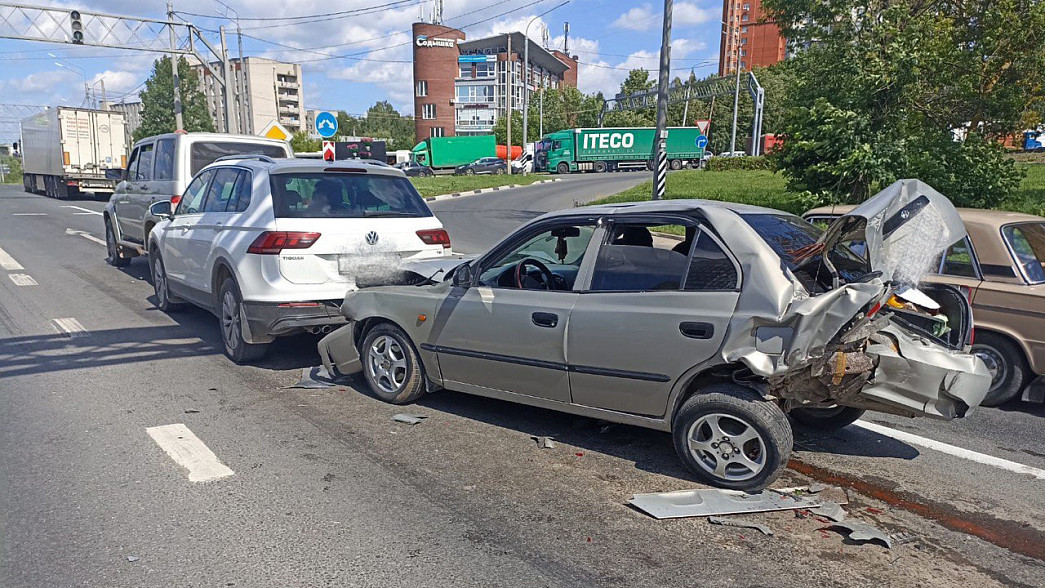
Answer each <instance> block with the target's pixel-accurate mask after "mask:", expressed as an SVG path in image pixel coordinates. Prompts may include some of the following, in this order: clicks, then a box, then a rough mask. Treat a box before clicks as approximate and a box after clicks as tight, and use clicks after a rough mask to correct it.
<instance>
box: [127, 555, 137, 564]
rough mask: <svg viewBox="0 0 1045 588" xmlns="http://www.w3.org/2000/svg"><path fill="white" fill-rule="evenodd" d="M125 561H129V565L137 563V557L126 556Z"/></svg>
mask: <svg viewBox="0 0 1045 588" xmlns="http://www.w3.org/2000/svg"><path fill="white" fill-rule="evenodd" d="M127 561H129V562H131V563H134V562H136V561H138V556H137V555H128V556H127Z"/></svg>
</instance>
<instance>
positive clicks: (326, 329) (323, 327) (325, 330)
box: [319, 325, 334, 335]
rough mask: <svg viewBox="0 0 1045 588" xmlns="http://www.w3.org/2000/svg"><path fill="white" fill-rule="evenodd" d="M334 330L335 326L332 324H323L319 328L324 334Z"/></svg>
mask: <svg viewBox="0 0 1045 588" xmlns="http://www.w3.org/2000/svg"><path fill="white" fill-rule="evenodd" d="M333 330H334V327H332V326H330V325H323V326H322V327H320V328H319V332H320V334H323V335H326V334H328V333H330V331H333Z"/></svg>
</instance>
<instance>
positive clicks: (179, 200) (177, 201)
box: [171, 194, 181, 210]
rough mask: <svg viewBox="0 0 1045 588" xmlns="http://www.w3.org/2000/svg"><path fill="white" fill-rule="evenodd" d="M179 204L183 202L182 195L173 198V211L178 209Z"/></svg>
mask: <svg viewBox="0 0 1045 588" xmlns="http://www.w3.org/2000/svg"><path fill="white" fill-rule="evenodd" d="M179 202H181V194H175V195H173V196H171V210H174V209H175V208H177V207H178V203H179Z"/></svg>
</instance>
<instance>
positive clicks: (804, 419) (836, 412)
mask: <svg viewBox="0 0 1045 588" xmlns="http://www.w3.org/2000/svg"><path fill="white" fill-rule="evenodd" d="M865 412H867V411H865V410H864V409H862V408H853V407H851V406H834V407H831V408H811V407H806V406H799V407H797V408H792V409H791V412H789V413H788V416H790V417H791V419H792V420H794V421H795V422H796V423H798V424H800V425H802V426H805V427H809V428H810V429H817V430H820V431H837V430H838V429H841V428H842V427H848V426H849V425H851V424H853V423H854V422H856V420H857V419H859V418H860V417H862V416H864V413H865Z"/></svg>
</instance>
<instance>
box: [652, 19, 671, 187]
mask: <svg viewBox="0 0 1045 588" xmlns="http://www.w3.org/2000/svg"><path fill="white" fill-rule="evenodd" d="M671 8H672V5H671V0H664V31H663V35H662V36H661V40H660V79H659V80H657V133H656V135H655V136H654V138H653V156H654V167H653V199H654V200H660V199H662V198H664V193H665V191H666V189H667V182H668V152H667V149H666V146H667V140H668V78H669V77H670V76H671Z"/></svg>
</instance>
